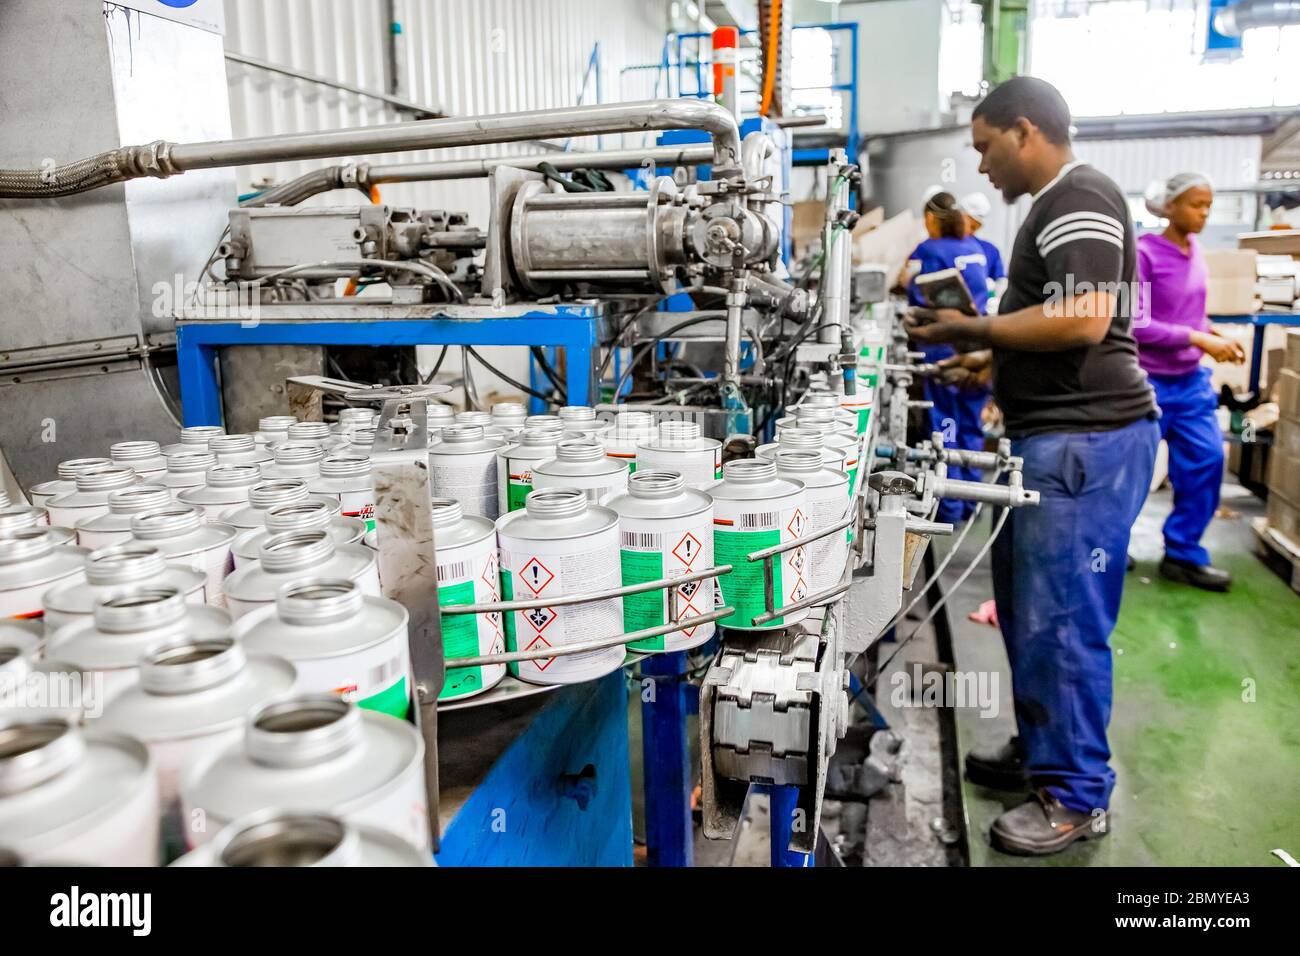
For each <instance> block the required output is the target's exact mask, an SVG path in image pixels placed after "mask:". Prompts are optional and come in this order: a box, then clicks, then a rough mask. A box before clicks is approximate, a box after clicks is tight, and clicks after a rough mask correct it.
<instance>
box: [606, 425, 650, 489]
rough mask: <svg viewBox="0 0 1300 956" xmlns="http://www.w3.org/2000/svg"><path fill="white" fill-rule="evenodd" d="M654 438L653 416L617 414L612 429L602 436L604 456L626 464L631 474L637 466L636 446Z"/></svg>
mask: <svg viewBox="0 0 1300 956" xmlns="http://www.w3.org/2000/svg"><path fill="white" fill-rule="evenodd" d="M654 437H655V426H654V416H653V415H651V414H650V413H649V412H619V413H618V416H617V417H616V418H615V419H614V427H613V428H611V429H610V430H609V431H607V432H606V433H605V434H604V436H603V438H602V440H603V441H604V443H605V454H606V455H608V456H609V457H610V458H613V459H615V460H617V461H622V462H626V463H627V470H628V474H633V473H634V472H635V471H636V466H637V460H636V450H637V446H639V445H640V444H641V443H642V442H647V441H650V440H652V439H653V438H654Z"/></svg>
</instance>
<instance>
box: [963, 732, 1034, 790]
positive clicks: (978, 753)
mask: <svg viewBox="0 0 1300 956" xmlns="http://www.w3.org/2000/svg"><path fill="white" fill-rule="evenodd" d="M966 779H967V780H969V781H970V782H971V783H973V784H976V785H978V786H981V787H989V788H991V789H993V790H1010V791H1011V792H1012V793H1018V792H1020V791H1022V790H1024V789H1025V788H1026V787H1028V786H1029V775H1028V774H1027V773H1026V772H1025V754H1024V751H1023V750H1022V749H1021V747H1020V738H1019V737H1012V738H1011V739H1010V740H1008V741H1007V742H1006V743H1004V744H1002V745H1001V746H999V747H992V748H984V749H978V748H977V749H975V750H972V751H971V752H970V753H968V754H967V755H966Z"/></svg>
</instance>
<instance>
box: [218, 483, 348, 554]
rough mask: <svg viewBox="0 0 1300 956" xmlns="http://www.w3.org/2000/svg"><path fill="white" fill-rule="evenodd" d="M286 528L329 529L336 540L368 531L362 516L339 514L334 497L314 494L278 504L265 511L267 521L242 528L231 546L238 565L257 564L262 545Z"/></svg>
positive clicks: (285, 530)
mask: <svg viewBox="0 0 1300 956" xmlns="http://www.w3.org/2000/svg"><path fill="white" fill-rule="evenodd" d="M287 531H327V532H329V536H330V539H331V540H332V541H333V542H334V544H335V545H336V546H337V545H341V544H357V543H358V542H360V541H361V540H362V539H363V538H364V537H365V533H366V526H365V525H364V524H362V523H361V520H360V519H359V518H344V517H341V516H340V515H339V504H338V502H337V501H335V500H334V499H333V498H325V497H321V496H316V495H313V496H311V497H309V498H306V499H304V500H302V501H291V502H289V503H288V504H283V505H276V506H275V507H274V508H271V509H270V510H269V511H267V513H266V524H265V526H264V527H261V528H250V529H249V530H248V531H244V532H241V533H240V535H239V536H238V537H237V538H235V540H234V543H233V544H232V545H231V546H230V553H231V555H232V556H233V557H234V559H235V567H237V568H242V567H245V566H247V565H250V564H256V563H257V561H258V559H259V558H260V557H261V555H262V545H264V544H266V542H267V541H269V540H270V539H271V538H273V537H275V536H276V535H277V534H284V533H285V532H287Z"/></svg>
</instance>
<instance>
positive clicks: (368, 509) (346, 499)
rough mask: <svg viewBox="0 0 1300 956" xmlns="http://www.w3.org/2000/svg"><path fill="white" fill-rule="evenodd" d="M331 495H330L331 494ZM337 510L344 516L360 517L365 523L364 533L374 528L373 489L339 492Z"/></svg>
mask: <svg viewBox="0 0 1300 956" xmlns="http://www.w3.org/2000/svg"><path fill="white" fill-rule="evenodd" d="M331 497H332V496H331ZM338 500H339V512H340V513H341V514H342V515H343V516H344V517H346V518H360V519H361V520H362V521H364V522H365V523H366V533H367V534H369V533H370V532H371V531H374V530H375V490H374V489H373V488H366V489H364V490H362V491H344V492H342V493H340V494H339V496H338Z"/></svg>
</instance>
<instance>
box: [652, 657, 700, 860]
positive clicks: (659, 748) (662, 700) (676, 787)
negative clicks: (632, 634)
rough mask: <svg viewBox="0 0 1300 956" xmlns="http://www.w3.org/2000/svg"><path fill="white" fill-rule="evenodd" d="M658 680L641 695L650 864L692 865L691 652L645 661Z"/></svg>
mask: <svg viewBox="0 0 1300 956" xmlns="http://www.w3.org/2000/svg"><path fill="white" fill-rule="evenodd" d="M641 672H642V673H643V674H645V675H646V676H647V677H648V678H654V682H653V685H652V686H650V687H646V688H643V689H642V691H641V755H642V758H643V763H644V767H645V817H646V820H645V830H646V850H647V860H648V862H649V864H650V866H691V865H692V864H693V862H694V831H693V829H692V827H691V790H692V779H691V763H690V750H689V749H688V748H687V745H686V712H687V704H688V701H687V695H688V694H692V693H694V688H693V687H692V686H691V685H690V684H688V683H687V682H686V681H685V680H684V677H685V675H686V652H685V651H678V652H676V653H673V654H656V655H654V656H652V657H647V658H645V660H643V661H642V662H641Z"/></svg>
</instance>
